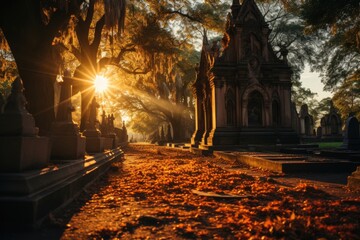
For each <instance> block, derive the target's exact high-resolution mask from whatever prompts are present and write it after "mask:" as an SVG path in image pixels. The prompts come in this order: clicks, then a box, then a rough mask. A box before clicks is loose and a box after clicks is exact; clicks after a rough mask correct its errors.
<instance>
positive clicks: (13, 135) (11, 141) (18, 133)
mask: <svg viewBox="0 0 360 240" xmlns="http://www.w3.org/2000/svg"><path fill="white" fill-rule="evenodd" d="M23 91H24V87H23V83H22V80H21V79H20V77H17V78H16V79H15V80H14V82H13V83H12V89H11V94H10V95H9V97H8V98H7V100H6V103H5V105H4V106H3V111H2V112H1V113H0V152H1V160H0V172H21V171H23V170H27V169H33V168H39V167H43V166H45V165H46V164H47V163H48V162H49V158H50V141H49V138H47V137H39V136H38V128H36V127H35V120H34V118H33V116H32V115H31V114H30V113H29V112H28V111H27V110H26V108H25V105H26V99H25V96H24V94H23Z"/></svg>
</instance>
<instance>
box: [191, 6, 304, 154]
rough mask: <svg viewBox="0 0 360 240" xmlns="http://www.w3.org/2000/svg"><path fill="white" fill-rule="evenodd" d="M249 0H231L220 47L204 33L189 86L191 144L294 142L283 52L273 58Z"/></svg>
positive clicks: (265, 26) (258, 15)
mask: <svg viewBox="0 0 360 240" xmlns="http://www.w3.org/2000/svg"><path fill="white" fill-rule="evenodd" d="M270 31H271V30H270V29H269V26H268V24H267V23H266V22H265V20H264V17H263V15H262V14H261V12H260V10H259V8H258V7H257V5H256V3H255V2H254V0H244V1H242V4H240V3H239V0H233V4H232V6H231V13H229V15H228V19H227V24H226V33H225V35H224V37H223V39H222V43H221V46H219V45H218V44H217V43H215V42H214V43H213V44H211V46H210V44H209V43H208V41H207V39H206V35H205V34H204V35H205V37H204V43H203V44H204V45H203V49H202V53H201V60H200V64H199V67H198V71H197V73H198V75H197V79H196V82H195V83H194V85H193V89H194V95H195V97H196V108H195V112H196V114H195V115H196V126H195V132H194V134H193V136H192V139H191V143H192V144H193V145H203V146H214V147H216V146H220V147H221V146H226V145H248V144H276V143H284V144H285V143H286V144H289V143H298V142H299V137H298V135H297V133H296V132H295V130H294V129H293V128H292V114H291V74H292V71H291V68H290V67H289V65H288V63H287V50H286V49H280V52H281V56H280V58H279V57H277V56H276V54H275V53H274V50H273V48H272V46H271V45H270V43H269V34H270Z"/></svg>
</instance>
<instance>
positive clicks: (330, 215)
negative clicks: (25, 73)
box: [64, 146, 360, 239]
mask: <svg viewBox="0 0 360 240" xmlns="http://www.w3.org/2000/svg"><path fill="white" fill-rule="evenodd" d="M153 148H154V146H151V147H149V146H135V147H131V148H128V149H127V150H126V151H125V153H126V154H128V153H130V154H132V156H131V157H129V158H127V157H126V155H125V158H126V160H125V162H124V163H123V167H122V168H123V169H122V171H121V172H120V173H116V174H111V173H110V174H109V176H108V178H107V179H106V184H103V186H101V188H97V189H95V190H94V191H95V192H94V194H92V196H91V199H89V200H88V201H87V202H86V204H84V206H82V209H81V212H79V213H77V214H75V215H74V216H73V219H72V221H71V222H70V223H69V224H70V226H71V227H69V229H66V230H65V234H64V236H67V237H68V238H69V239H71V237H72V236H73V237H75V236H76V237H75V238H81V236H82V235H81V234H85V233H86V234H89V233H90V234H92V235H91V236H95V238H96V234H98V235H99V236H100V234H104V236H107V235H109V236H116V237H117V238H119V239H127V238H134V239H145V238H146V237H147V238H150V239H154V238H163V239H214V238H217V239H282V238H283V239H316V238H326V239H340V238H342V239H355V238H354V236H357V237H358V236H359V235H357V234H358V233H359V232H360V228H359V219H360V204H359V203H360V200H359V198H345V197H344V198H343V199H334V197H332V196H329V195H328V194H327V193H325V192H323V191H321V190H319V189H318V188H317V187H316V186H312V185H309V184H306V183H300V184H298V185H297V186H295V187H294V188H291V187H287V186H283V185H280V184H278V183H277V182H276V181H273V180H271V179H269V178H268V177H253V176H251V175H248V174H245V173H244V172H242V171H241V169H240V170H239V171H236V170H232V171H227V170H225V169H223V168H221V167H219V166H218V165H217V164H216V159H213V158H211V157H199V156H195V155H192V154H191V153H188V152H184V151H176V150H173V149H166V148H161V149H160V148H159V149H160V150H159V149H153ZM132 151H133V153H132ZM135 153H136V154H135ZM195 189H196V190H199V191H205V192H215V193H227V194H234V195H236V194H239V195H241V194H244V195H246V194H248V195H252V197H250V198H244V199H213V198H207V197H202V196H198V195H196V194H192V193H191V190H195ZM99 206H101V207H100V208H99ZM109 209H110V210H111V211H110V210H109ZM95 210H96V214H94V211H95ZM139 215H141V216H152V217H151V219H153V220H154V222H157V223H159V226H147V225H146V224H144V221H143V219H140V218H139V217H137V216H139ZM139 219H140V220H139ZM149 219H150V218H149ZM141 220H142V221H141ZM155 220H156V221H155ZM81 222H83V228H81V227H79V226H78V225H79V223H81ZM86 223H91V224H99V225H101V228H102V229H105V230H104V231H103V232H101V231H98V232H94V231H92V230H91V229H95V228H92V227H91V226H87V225H86ZM91 224H90V225H91ZM114 226H115V227H114ZM75 228H76V229H81V231H82V232H81V231H80V230H76V229H75ZM97 229H99V228H97ZM76 234H79V235H76ZM129 234H130V235H129ZM84 236H85V235H84ZM86 236H87V235H86ZM129 236H130V237H129Z"/></svg>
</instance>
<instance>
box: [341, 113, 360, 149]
mask: <svg viewBox="0 0 360 240" xmlns="http://www.w3.org/2000/svg"><path fill="white" fill-rule="evenodd" d="M344 147H345V148H346V149H350V150H359V149H360V136H359V121H358V120H357V118H356V117H355V116H354V113H350V114H349V117H348V119H347V120H346V124H345V136H344Z"/></svg>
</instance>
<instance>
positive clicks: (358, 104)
mask: <svg viewBox="0 0 360 240" xmlns="http://www.w3.org/2000/svg"><path fill="white" fill-rule="evenodd" d="M333 101H334V105H335V106H336V107H337V108H338V109H339V111H340V113H341V118H342V119H343V121H344V122H345V120H346V119H347V117H348V116H349V114H350V113H355V114H356V117H357V118H358V119H360V80H359V79H357V78H349V79H347V80H345V82H344V83H343V84H342V85H341V86H340V87H339V88H337V90H336V91H335V94H334V97H333Z"/></svg>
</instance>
